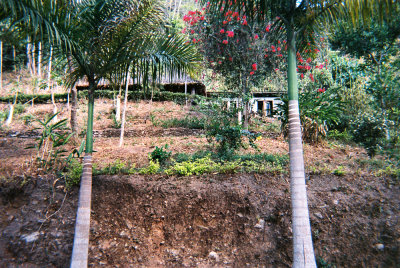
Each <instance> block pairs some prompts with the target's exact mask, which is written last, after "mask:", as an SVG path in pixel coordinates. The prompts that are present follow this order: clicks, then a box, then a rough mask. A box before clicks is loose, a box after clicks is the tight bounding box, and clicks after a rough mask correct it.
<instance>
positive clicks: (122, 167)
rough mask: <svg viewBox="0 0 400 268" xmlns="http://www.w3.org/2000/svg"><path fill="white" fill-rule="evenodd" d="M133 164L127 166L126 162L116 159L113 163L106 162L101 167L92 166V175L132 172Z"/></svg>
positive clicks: (133, 169)
mask: <svg viewBox="0 0 400 268" xmlns="http://www.w3.org/2000/svg"><path fill="white" fill-rule="evenodd" d="M135 172H136V170H135V166H134V165H133V166H128V165H127V164H126V163H124V162H122V161H121V160H119V159H117V160H116V161H114V162H113V163H110V164H108V165H107V166H106V167H104V168H102V169H98V168H97V167H96V166H95V165H94V166H93V175H117V174H134V173H135Z"/></svg>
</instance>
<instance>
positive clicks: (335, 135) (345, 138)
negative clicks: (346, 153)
mask: <svg viewBox="0 0 400 268" xmlns="http://www.w3.org/2000/svg"><path fill="white" fill-rule="evenodd" d="M328 137H329V138H330V139H333V140H337V141H342V142H345V143H349V142H350V141H351V140H352V138H353V137H352V136H351V134H350V133H349V131H347V130H346V129H345V130H343V131H339V130H337V129H333V130H331V131H329V132H328Z"/></svg>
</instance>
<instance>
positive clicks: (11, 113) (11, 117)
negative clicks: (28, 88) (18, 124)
mask: <svg viewBox="0 0 400 268" xmlns="http://www.w3.org/2000/svg"><path fill="white" fill-rule="evenodd" d="M17 98H18V91H17V92H16V93H15V97H14V101H13V103H12V104H10V111H9V113H8V117H7V120H6V126H9V125H11V123H12V120H13V115H14V106H15V104H16V103H17Z"/></svg>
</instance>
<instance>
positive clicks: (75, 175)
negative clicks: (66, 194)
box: [64, 158, 83, 188]
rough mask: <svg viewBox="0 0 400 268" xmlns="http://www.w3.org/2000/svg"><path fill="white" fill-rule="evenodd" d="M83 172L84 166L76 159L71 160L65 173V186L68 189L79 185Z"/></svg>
mask: <svg viewBox="0 0 400 268" xmlns="http://www.w3.org/2000/svg"><path fill="white" fill-rule="evenodd" d="M82 170H83V166H82V164H81V163H80V162H79V161H78V160H77V159H75V158H73V159H71V161H70V162H69V163H68V166H67V167H66V172H65V173H64V176H65V185H66V186H67V188H71V187H73V186H78V185H79V183H80V182H81V176H82Z"/></svg>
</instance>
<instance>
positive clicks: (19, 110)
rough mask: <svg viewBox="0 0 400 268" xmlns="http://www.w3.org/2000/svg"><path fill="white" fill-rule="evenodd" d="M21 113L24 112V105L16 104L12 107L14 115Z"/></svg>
mask: <svg viewBox="0 0 400 268" xmlns="http://www.w3.org/2000/svg"><path fill="white" fill-rule="evenodd" d="M23 112H25V105H23V104H20V103H16V104H15V105H14V114H22V113H23Z"/></svg>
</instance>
